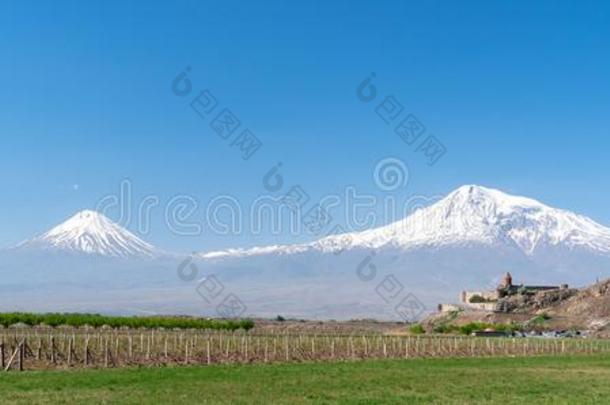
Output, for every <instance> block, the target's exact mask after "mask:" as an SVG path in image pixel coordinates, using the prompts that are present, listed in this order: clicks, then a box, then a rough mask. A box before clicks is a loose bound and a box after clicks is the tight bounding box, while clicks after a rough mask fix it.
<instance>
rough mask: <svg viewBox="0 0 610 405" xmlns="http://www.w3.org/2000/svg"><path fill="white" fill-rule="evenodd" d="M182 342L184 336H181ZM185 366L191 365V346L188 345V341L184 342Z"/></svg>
mask: <svg viewBox="0 0 610 405" xmlns="http://www.w3.org/2000/svg"><path fill="white" fill-rule="evenodd" d="M180 341H182V335H180ZM184 364H189V345H188V341H185V342H184Z"/></svg>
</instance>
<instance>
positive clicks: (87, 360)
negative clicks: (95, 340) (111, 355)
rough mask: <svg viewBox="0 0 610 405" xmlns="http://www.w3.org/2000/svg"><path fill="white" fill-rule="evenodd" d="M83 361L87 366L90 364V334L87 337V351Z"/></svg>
mask: <svg viewBox="0 0 610 405" xmlns="http://www.w3.org/2000/svg"><path fill="white" fill-rule="evenodd" d="M83 361H84V363H85V367H87V366H88V365H89V336H87V338H85V352H84V353H83Z"/></svg>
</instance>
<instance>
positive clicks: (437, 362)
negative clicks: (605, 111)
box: [0, 355, 610, 405]
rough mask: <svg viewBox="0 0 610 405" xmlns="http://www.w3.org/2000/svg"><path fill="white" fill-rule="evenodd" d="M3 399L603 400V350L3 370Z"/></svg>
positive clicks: (607, 397)
mask: <svg viewBox="0 0 610 405" xmlns="http://www.w3.org/2000/svg"><path fill="white" fill-rule="evenodd" d="M0 402H2V403H15V402H17V403H58V402H61V403H73V402H80V403H82V402H88V403H104V402H106V403H110V402H111V403H116V402H120V403H143V402H150V403H153V402H155V403H195V402H197V403H202V402H203V403H228V402H231V403H361V404H364V403H395V404H405V403H438V404H441V403H442V404H448V403H449V404H466V403H468V404H470V403H486V404H487V403H489V404H492V403H498V404H507V403H515V404H522V403H528V404H531V403H544V404H554V405H556V404H575V403H579V404H580V403H609V402H610V356H608V355H604V356H578V357H554V358H553V357H539V358H495V359H444V360H441V359H420V360H408V361H399V360H392V361H363V362H350V363H327V364H323V363H317V364H275V365H240V366H213V367H184V368H180V367H176V368H157V369H152V368H148V369H144V368H143V369H116V370H84V371H82V370H81V371H46V372H24V373H21V374H19V373H3V374H2V375H1V376H0Z"/></svg>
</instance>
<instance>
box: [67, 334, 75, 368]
mask: <svg viewBox="0 0 610 405" xmlns="http://www.w3.org/2000/svg"><path fill="white" fill-rule="evenodd" d="M73 349H74V342H73V339H72V338H70V339H69V341H68V367H70V366H71V365H72V351H73Z"/></svg>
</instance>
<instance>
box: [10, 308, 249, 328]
mask: <svg viewBox="0 0 610 405" xmlns="http://www.w3.org/2000/svg"><path fill="white" fill-rule="evenodd" d="M15 324H25V325H29V326H37V325H48V326H52V327H56V326H61V325H67V326H74V327H78V326H85V325H88V326H91V327H94V328H99V327H102V326H109V327H111V328H121V327H128V328H147V329H153V328H166V329H174V328H178V329H215V330H230V331H234V330H237V329H244V330H249V329H252V328H253V327H254V322H253V321H251V320H249V319H236V320H232V319H227V320H225V319H203V318H188V317H175V316H105V315H99V314H78V313H65V314H64V313H47V314H34V313H26V312H10V313H0V325H3V326H4V327H9V326H11V325H15Z"/></svg>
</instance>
